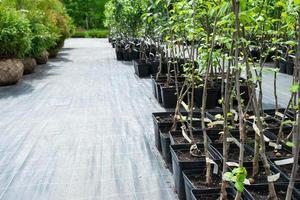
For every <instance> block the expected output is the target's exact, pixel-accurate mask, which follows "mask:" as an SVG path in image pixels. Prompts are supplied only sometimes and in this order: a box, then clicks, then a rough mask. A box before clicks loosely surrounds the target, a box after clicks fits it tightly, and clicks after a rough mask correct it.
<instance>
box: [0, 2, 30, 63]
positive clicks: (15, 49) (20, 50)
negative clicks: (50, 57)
mask: <svg viewBox="0 0 300 200" xmlns="http://www.w3.org/2000/svg"><path fill="white" fill-rule="evenodd" d="M0 10H1V12H0V44H1V48H0V58H8V57H9V58H10V57H22V56H24V55H25V54H26V53H28V52H29V50H30V47H31V31H30V26H29V21H28V20H27V19H26V18H25V16H24V15H22V14H21V13H20V12H18V11H16V10H15V9H14V8H10V7H6V6H4V5H1V3H0Z"/></svg>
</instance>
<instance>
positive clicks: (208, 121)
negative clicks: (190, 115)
mask: <svg viewBox="0 0 300 200" xmlns="http://www.w3.org/2000/svg"><path fill="white" fill-rule="evenodd" d="M204 122H205V123H211V122H212V121H211V120H210V119H209V118H207V117H205V118H204Z"/></svg>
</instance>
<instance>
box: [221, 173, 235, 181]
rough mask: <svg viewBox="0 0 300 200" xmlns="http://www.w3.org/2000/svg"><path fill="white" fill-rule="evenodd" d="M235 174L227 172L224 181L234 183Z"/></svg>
mask: <svg viewBox="0 0 300 200" xmlns="http://www.w3.org/2000/svg"><path fill="white" fill-rule="evenodd" d="M233 177H234V176H233V173H231V172H226V173H225V174H224V175H223V179H224V180H225V181H233Z"/></svg>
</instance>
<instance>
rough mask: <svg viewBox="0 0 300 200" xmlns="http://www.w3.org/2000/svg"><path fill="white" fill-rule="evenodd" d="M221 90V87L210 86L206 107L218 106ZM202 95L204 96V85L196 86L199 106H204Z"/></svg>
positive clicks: (196, 100)
mask: <svg viewBox="0 0 300 200" xmlns="http://www.w3.org/2000/svg"><path fill="white" fill-rule="evenodd" d="M219 92H220V88H219V87H216V88H210V89H208V90H207V100H206V108H207V109H213V108H215V107H216V105H217V102H218V94H219ZM202 96H203V87H200V88H195V104H196V106H198V107H201V106H202Z"/></svg>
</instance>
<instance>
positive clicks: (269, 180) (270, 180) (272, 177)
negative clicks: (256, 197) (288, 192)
mask: <svg viewBox="0 0 300 200" xmlns="http://www.w3.org/2000/svg"><path fill="white" fill-rule="evenodd" d="M279 178H280V173H278V174H274V175H271V176H268V182H269V183H270V182H276V181H277V180H278V179H279Z"/></svg>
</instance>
